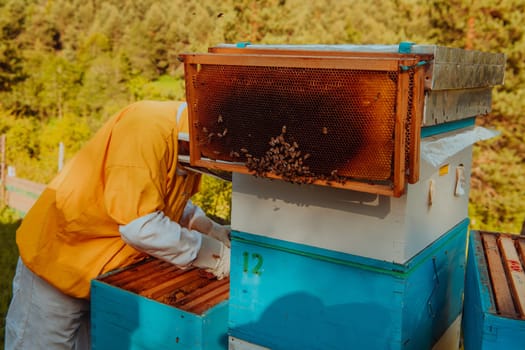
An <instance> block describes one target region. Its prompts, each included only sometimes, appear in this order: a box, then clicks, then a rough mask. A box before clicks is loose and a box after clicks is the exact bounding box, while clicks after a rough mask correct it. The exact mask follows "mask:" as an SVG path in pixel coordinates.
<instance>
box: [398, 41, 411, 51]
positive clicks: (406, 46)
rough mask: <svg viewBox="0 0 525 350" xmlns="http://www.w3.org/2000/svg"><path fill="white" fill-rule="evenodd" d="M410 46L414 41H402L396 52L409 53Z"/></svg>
mask: <svg viewBox="0 0 525 350" xmlns="http://www.w3.org/2000/svg"><path fill="white" fill-rule="evenodd" d="M412 46H414V43H412V42H409V41H402V42H400V43H399V48H398V52H399V53H411V52H412Z"/></svg>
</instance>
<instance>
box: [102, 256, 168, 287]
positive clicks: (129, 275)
mask: <svg viewBox="0 0 525 350" xmlns="http://www.w3.org/2000/svg"><path fill="white" fill-rule="evenodd" d="M163 264H168V263H166V262H164V261H162V260H157V259H154V260H150V261H146V262H142V263H138V264H137V265H134V266H128V267H127V268H125V269H124V270H122V271H118V272H113V273H110V274H109V275H107V276H104V277H101V278H99V280H100V281H103V282H105V283H108V284H112V285H113V284H119V283H121V284H122V283H126V282H128V281H130V280H133V279H136V277H137V276H143V275H147V274H149V273H150V272H151V270H152V269H153V267H156V266H159V265H163Z"/></svg>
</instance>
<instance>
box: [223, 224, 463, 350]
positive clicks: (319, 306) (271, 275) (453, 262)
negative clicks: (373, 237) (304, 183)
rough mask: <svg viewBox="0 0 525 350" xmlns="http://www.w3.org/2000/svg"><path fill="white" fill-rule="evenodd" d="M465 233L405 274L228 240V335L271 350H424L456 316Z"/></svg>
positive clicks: (456, 232) (265, 243) (339, 256)
mask: <svg viewBox="0 0 525 350" xmlns="http://www.w3.org/2000/svg"><path fill="white" fill-rule="evenodd" d="M467 228H468V220H467V219H465V220H464V221H462V222H461V223H459V224H458V225H457V226H456V227H454V228H453V229H452V230H451V231H449V232H448V233H446V234H445V235H443V236H442V237H441V238H439V239H438V240H436V241H435V242H434V243H433V244H431V245H430V246H429V247H427V248H426V249H424V250H423V251H421V252H420V253H419V254H418V255H416V256H415V257H414V258H413V259H411V260H410V261H409V262H408V263H407V264H404V265H400V264H393V263H389V262H386V261H377V260H373V259H367V258H364V257H359V256H355V255H351V254H345V253H341V252H334V251H329V250H325V249H320V248H317V247H311V246H304V245H301V244H297V243H292V242H284V241H280V240H275V239H271V238H268V237H262V236H257V235H253V234H249V233H245V232H233V239H232V260H231V266H232V267H231V277H230V318H229V324H230V335H231V336H234V337H236V338H239V339H243V340H245V341H248V342H251V343H254V344H258V345H262V346H266V347H269V348H271V349H273V350H278V349H287V350H290V349H345V350H346V349H381V350H383V349H414V350H415V349H417V350H420V349H430V348H432V345H433V344H435V342H437V340H438V339H439V338H440V337H441V336H442V334H443V333H444V332H445V330H446V329H447V328H448V327H449V326H450V325H451V324H452V322H453V321H454V320H455V319H456V318H457V317H458V316H459V315H460V314H461V309H462V294H463V287H464V272H465V248H466V232H467ZM371 244H373V242H371Z"/></svg>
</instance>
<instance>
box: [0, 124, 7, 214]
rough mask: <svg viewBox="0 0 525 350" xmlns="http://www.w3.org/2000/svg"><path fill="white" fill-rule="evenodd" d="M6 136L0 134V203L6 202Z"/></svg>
mask: <svg viewBox="0 0 525 350" xmlns="http://www.w3.org/2000/svg"><path fill="white" fill-rule="evenodd" d="M5 140H6V136H5V134H3V135H2V136H0V186H1V187H0V204H2V205H3V204H5V203H6V185H5V181H6V177H7V176H6V168H7V165H6V162H5V160H6V148H5Z"/></svg>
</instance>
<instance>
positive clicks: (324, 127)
mask: <svg viewBox="0 0 525 350" xmlns="http://www.w3.org/2000/svg"><path fill="white" fill-rule="evenodd" d="M321 132H322V133H323V135H326V134H328V128H327V127H326V126H323V128H322V129H321Z"/></svg>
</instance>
